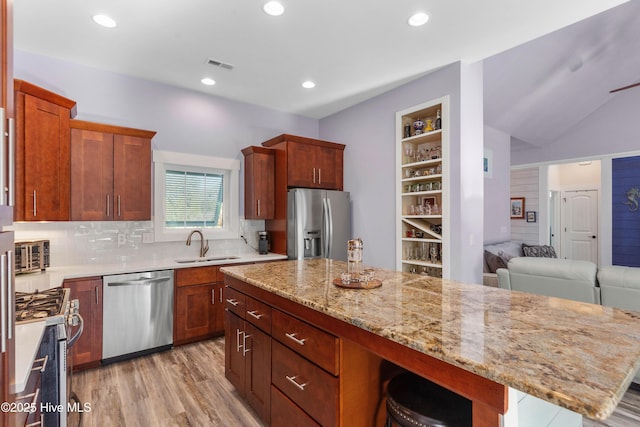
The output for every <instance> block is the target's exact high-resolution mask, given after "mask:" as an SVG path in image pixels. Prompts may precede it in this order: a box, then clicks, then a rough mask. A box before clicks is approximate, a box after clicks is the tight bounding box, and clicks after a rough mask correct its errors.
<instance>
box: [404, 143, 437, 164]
mask: <svg viewBox="0 0 640 427" xmlns="http://www.w3.org/2000/svg"><path fill="white" fill-rule="evenodd" d="M441 157H442V149H441V147H440V146H439V145H434V146H432V147H421V148H417V149H416V148H415V147H414V146H413V145H412V144H405V145H404V163H405V164H408V163H416V162H424V161H427V160H436V159H439V158H441Z"/></svg>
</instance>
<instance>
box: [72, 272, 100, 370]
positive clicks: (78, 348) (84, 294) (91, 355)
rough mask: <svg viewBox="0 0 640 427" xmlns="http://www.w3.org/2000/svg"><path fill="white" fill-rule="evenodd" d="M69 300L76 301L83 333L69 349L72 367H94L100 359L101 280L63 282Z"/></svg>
mask: <svg viewBox="0 0 640 427" xmlns="http://www.w3.org/2000/svg"><path fill="white" fill-rule="evenodd" d="M63 286H64V287H65V288H69V289H71V299H77V300H78V303H79V309H80V315H81V316H82V318H83V319H84V331H83V332H82V335H81V336H80V338H79V339H78V341H76V343H75V344H74V346H73V347H72V348H71V352H72V355H73V366H74V367H78V366H82V365H86V366H87V367H88V366H91V365H92V364H93V365H96V364H97V363H98V362H99V361H100V359H102V278H100V277H88V278H83V279H73V280H65V281H64V284H63Z"/></svg>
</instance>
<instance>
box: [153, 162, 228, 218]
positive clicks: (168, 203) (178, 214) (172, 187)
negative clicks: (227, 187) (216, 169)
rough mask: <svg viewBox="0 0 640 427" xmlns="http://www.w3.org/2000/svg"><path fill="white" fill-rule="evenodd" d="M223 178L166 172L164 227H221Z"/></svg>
mask: <svg viewBox="0 0 640 427" xmlns="http://www.w3.org/2000/svg"><path fill="white" fill-rule="evenodd" d="M223 188H224V175H222V174H211V173H198V172H186V171H176V170H166V172H165V226H166V227H170V228H178V227H182V228H193V227H222V226H223V215H222V207H223V203H224V194H223Z"/></svg>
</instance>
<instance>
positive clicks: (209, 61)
mask: <svg viewBox="0 0 640 427" xmlns="http://www.w3.org/2000/svg"><path fill="white" fill-rule="evenodd" d="M207 64H209V65H213V66H214V67H220V68H224V69H225V70H233V65H231V64H226V63H224V62H220V61H216V60H215V59H211V58H209V59H207Z"/></svg>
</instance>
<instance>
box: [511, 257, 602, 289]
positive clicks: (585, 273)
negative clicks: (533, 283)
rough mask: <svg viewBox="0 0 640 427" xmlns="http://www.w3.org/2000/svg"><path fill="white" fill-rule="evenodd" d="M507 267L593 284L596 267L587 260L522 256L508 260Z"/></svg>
mask: <svg viewBox="0 0 640 427" xmlns="http://www.w3.org/2000/svg"><path fill="white" fill-rule="evenodd" d="M508 268H509V272H511V273H522V274H528V275H531V276H541V277H556V278H559V279H566V280H576V281H582V282H588V283H591V284H593V285H594V286H595V285H596V271H597V268H598V267H597V266H596V265H595V264H594V263H592V262H589V261H579V260H571V259H557V258H556V259H549V258H544V257H542V258H527V257H523V258H514V259H512V260H511V261H509V264H508Z"/></svg>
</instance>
